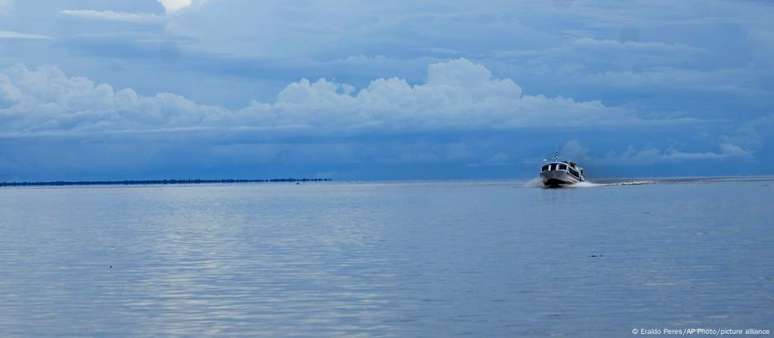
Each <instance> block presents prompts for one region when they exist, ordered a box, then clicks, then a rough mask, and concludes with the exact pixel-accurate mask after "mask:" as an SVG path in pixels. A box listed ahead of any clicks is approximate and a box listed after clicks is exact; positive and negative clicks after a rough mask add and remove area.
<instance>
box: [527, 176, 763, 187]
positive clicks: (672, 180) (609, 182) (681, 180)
mask: <svg viewBox="0 0 774 338" xmlns="http://www.w3.org/2000/svg"><path fill="white" fill-rule="evenodd" d="M772 181H774V177H768V176H762V177H760V176H759V177H669V178H653V179H599V180H595V181H593V182H591V181H584V182H579V183H575V184H569V185H564V186H562V188H598V187H614V186H629V185H648V184H686V183H693V184H697V183H698V184H701V183H718V182H772ZM524 185H525V186H526V187H534V188H544V186H543V181H542V179H541V178H540V177H536V178H534V179H531V180H529V181H527V182H526V183H525V184H524Z"/></svg>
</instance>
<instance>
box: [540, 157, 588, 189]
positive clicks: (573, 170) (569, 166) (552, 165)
mask: <svg viewBox="0 0 774 338" xmlns="http://www.w3.org/2000/svg"><path fill="white" fill-rule="evenodd" d="M540 178H541V179H542V180H543V185H544V186H545V187H548V188H558V187H562V186H567V185H571V184H575V183H579V182H583V181H585V180H586V179H585V178H584V177H583V168H581V167H579V166H578V165H577V164H576V163H575V162H572V161H560V160H558V159H554V160H552V161H546V162H545V163H544V164H543V166H542V167H541V168H540Z"/></svg>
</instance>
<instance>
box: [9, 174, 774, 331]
mask: <svg viewBox="0 0 774 338" xmlns="http://www.w3.org/2000/svg"><path fill="white" fill-rule="evenodd" d="M770 193H771V191H770V188H769V187H766V186H760V185H756V184H755V183H751V182H731V183H712V184H703V185H691V186H687V185H680V184H671V185H658V184H655V185H649V186H630V187H608V188H605V189H574V190H543V189H530V188H524V187H523V186H522V185H519V184H513V183H509V182H500V183H480V184H479V183H433V184H430V183H423V184H317V185H301V186H296V185H256V184H247V185H203V186H165V187H156V186H147V187H131V188H121V187H111V188H101V187H88V188H76V187H69V188H45V189H44V188H34V189H0V215H2V216H3V217H2V218H0V268H1V269H2V271H0V272H2V275H3V278H0V291H2V292H0V332H2V333H3V335H4V336H54V335H64V336H67V335H74V336H80V335H83V334H84V333H87V334H89V335H96V336H127V337H129V336H131V337H154V336H267V337H269V336H378V335H386V336H439V337H441V336H443V337H446V336H475V337H478V336H493V337H494V336H545V335H555V336H576V333H577V332H578V330H583V331H582V332H589V333H592V334H591V335H593V336H598V337H604V336H611V337H619V336H623V335H626V334H627V332H629V331H630V330H631V328H632V327H640V326H642V327H647V326H649V325H651V326H652V325H656V326H670V325H671V326H675V325H689V324H691V325H693V324H697V325H698V324H702V325H703V324H707V323H717V322H718V321H721V322H723V323H724V324H727V325H726V326H729V327H731V326H740V325H741V326H744V325H749V326H755V325H758V326H760V325H762V324H764V323H765V319H766V318H771V317H772V315H774V313H772V308H774V307H772V306H771V305H772V303H771V302H772V295H773V294H774V286H772V283H771V280H772V278H774V277H772V276H774V263H773V262H774V253H772V250H771V249H770V247H769V245H768V243H767V241H766V238H771V234H772V233H771V231H772V229H771V228H770V227H768V226H767V224H766V220H768V219H770V218H771V217H772V216H774V214H772V211H771V209H770V208H769V207H768V206H767V202H766V201H769V200H770V198H769V197H768V196H770ZM728 194H735V195H734V196H735V198H734V200H733V201H727V202H724V203H719V202H718V200H719V198H720V197H721V196H727V195H728ZM685 196H690V197H691V198H685ZM667 300H669V301H667ZM686 304H687V305H686Z"/></svg>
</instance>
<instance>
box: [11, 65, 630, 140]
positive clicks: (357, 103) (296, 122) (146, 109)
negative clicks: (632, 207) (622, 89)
mask: <svg viewBox="0 0 774 338" xmlns="http://www.w3.org/2000/svg"><path fill="white" fill-rule="evenodd" d="M0 107H2V108H0V119H2V120H1V121H2V122H3V123H0V125H2V127H0V128H2V132H4V133H36V132H63V131H64V132H67V131H131V130H164V129H174V128H226V129H228V128H259V129H260V128H263V129H283V128H285V129H288V128H290V129H304V130H307V131H309V132H321V133H324V132H337V131H348V132H360V131H382V132H404V131H425V130H486V129H513V128H523V127H549V126H550V127H587V126H601V125H616V126H620V125H634V124H637V123H640V122H642V121H641V120H639V119H638V118H636V117H635V116H633V115H632V114H631V113H629V112H627V111H624V110H621V109H616V108H611V107H607V106H605V105H603V104H602V103H600V102H597V101H586V102H579V101H576V100H573V99H571V98H564V97H546V96H542V95H525V94H524V93H523V91H522V89H521V87H520V86H519V85H518V84H516V83H515V82H514V81H513V80H511V79H498V78H495V77H494V76H493V75H492V73H491V72H490V71H489V70H488V69H487V68H486V67H484V66H482V65H479V64H476V63H473V62H471V61H468V60H466V59H456V60H451V61H448V62H441V63H435V64H431V65H429V66H428V69H427V80H426V81H425V82H424V83H419V84H410V83H408V82H407V81H406V80H404V79H400V78H380V79H376V80H374V81H372V82H371V83H370V84H368V85H367V86H366V87H365V88H362V89H360V90H357V89H356V88H355V87H353V86H351V85H348V84H344V83H337V82H333V81H329V80H325V79H319V80H317V81H314V82H312V81H309V80H306V79H302V80H300V81H298V82H294V83H291V84H289V85H287V86H286V87H285V88H284V89H283V90H282V91H281V92H280V93H279V94H278V95H277V98H276V99H275V100H274V101H273V102H256V101H253V102H252V103H250V104H249V105H248V106H246V107H244V108H242V109H226V108H224V107H218V106H207V105H201V104H197V103H196V102H193V101H191V100H189V99H187V98H184V97H182V96H179V95H175V94H170V93H160V94H157V95H154V96H142V95H139V94H137V93H136V92H135V91H134V90H132V89H121V90H115V89H113V87H112V86H110V85H108V84H100V83H95V82H94V81H92V80H89V79H87V78H83V77H70V76H68V75H66V74H65V73H64V72H62V71H61V70H59V69H58V68H55V67H41V68H38V69H29V68H27V67H25V66H15V67H11V68H9V69H7V70H5V71H3V72H0Z"/></svg>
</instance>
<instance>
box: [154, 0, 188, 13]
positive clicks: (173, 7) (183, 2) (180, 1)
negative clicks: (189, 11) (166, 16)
mask: <svg viewBox="0 0 774 338" xmlns="http://www.w3.org/2000/svg"><path fill="white" fill-rule="evenodd" d="M159 2H160V3H161V5H162V6H164V9H165V10H166V11H167V13H173V12H176V11H179V10H181V9H183V8H186V7H188V6H191V0H159Z"/></svg>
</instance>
